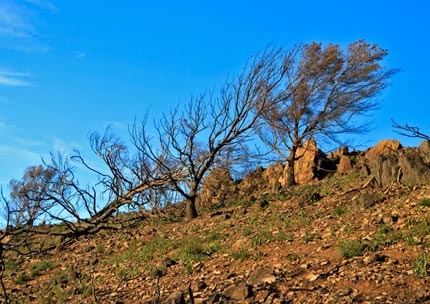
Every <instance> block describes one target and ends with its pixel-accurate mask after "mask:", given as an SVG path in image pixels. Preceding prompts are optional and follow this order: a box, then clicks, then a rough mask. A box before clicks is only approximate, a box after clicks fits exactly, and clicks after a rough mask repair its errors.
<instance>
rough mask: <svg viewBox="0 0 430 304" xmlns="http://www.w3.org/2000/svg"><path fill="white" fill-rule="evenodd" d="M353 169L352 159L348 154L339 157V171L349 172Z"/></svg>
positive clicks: (341, 172)
mask: <svg viewBox="0 0 430 304" xmlns="http://www.w3.org/2000/svg"><path fill="white" fill-rule="evenodd" d="M351 170H352V162H351V159H350V158H349V157H348V156H347V155H342V156H341V157H340V159H339V164H338V165H337V173H339V174H348V173H350V172H351Z"/></svg>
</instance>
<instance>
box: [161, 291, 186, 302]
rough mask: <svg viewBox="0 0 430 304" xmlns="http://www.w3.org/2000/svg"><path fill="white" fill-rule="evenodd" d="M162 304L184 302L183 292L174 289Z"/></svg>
mask: <svg viewBox="0 0 430 304" xmlns="http://www.w3.org/2000/svg"><path fill="white" fill-rule="evenodd" d="M163 304H185V298H184V293H183V292H182V291H175V292H174V293H172V294H171V295H170V296H169V297H168V298H167V299H166V300H165V301H164V302H163Z"/></svg>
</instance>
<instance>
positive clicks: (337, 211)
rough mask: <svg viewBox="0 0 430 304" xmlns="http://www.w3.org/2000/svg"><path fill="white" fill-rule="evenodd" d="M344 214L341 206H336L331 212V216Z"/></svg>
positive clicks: (344, 210)
mask: <svg viewBox="0 0 430 304" xmlns="http://www.w3.org/2000/svg"><path fill="white" fill-rule="evenodd" d="M345 213H346V208H344V207H342V206H337V207H336V208H335V209H334V210H333V216H341V215H343V214H345Z"/></svg>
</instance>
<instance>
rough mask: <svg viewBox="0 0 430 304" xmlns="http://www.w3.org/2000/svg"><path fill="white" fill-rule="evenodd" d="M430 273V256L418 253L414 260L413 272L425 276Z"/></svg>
mask: <svg viewBox="0 0 430 304" xmlns="http://www.w3.org/2000/svg"><path fill="white" fill-rule="evenodd" d="M429 273H430V256H428V255H426V254H420V255H419V256H418V258H417V259H416V260H415V262H414V274H415V275H423V276H426V275H428V274H429Z"/></svg>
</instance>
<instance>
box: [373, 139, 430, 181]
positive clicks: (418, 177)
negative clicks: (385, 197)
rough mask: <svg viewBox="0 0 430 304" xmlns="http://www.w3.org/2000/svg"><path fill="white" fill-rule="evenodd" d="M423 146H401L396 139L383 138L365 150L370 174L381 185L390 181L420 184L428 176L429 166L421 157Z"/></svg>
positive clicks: (429, 174)
mask: <svg viewBox="0 0 430 304" xmlns="http://www.w3.org/2000/svg"><path fill="white" fill-rule="evenodd" d="M423 149H424V148H421V147H420V148H402V145H401V144H400V142H399V141H398V140H383V141H381V142H380V143H378V144H377V145H376V146H375V147H373V148H371V149H369V150H368V151H367V152H366V155H365V156H366V159H367V162H368V165H369V169H370V171H371V174H373V175H374V176H375V178H376V180H377V181H378V182H379V183H380V184H381V185H382V186H383V187H386V186H389V185H390V184H392V183H396V182H398V183H402V184H405V185H416V184H422V183H423V182H425V181H426V180H428V179H429V178H430V167H429V165H428V163H426V161H425V159H423V152H422V150H423Z"/></svg>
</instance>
